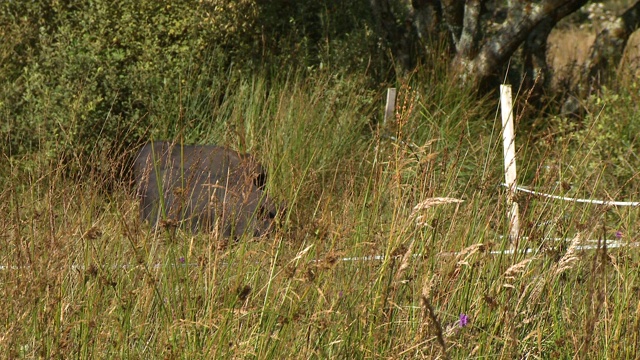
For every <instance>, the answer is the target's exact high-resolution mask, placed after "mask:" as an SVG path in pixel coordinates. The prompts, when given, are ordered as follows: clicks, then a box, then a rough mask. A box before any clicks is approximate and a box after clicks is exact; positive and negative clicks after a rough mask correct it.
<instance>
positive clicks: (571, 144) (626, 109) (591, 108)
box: [555, 83, 640, 196]
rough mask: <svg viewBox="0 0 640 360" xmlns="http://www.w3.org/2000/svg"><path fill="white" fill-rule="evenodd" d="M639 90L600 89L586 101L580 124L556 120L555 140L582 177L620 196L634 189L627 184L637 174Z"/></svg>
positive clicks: (633, 86) (635, 87)
mask: <svg viewBox="0 0 640 360" xmlns="http://www.w3.org/2000/svg"><path fill="white" fill-rule="evenodd" d="M638 90H639V87H638V85H637V84H636V83H631V84H628V85H625V86H621V87H619V89H618V90H617V91H615V92H614V91H612V90H610V89H608V88H606V87H605V88H603V89H602V92H601V94H600V95H598V96H595V95H594V96H592V97H591V98H589V100H588V101H587V102H586V104H585V106H586V108H587V110H588V111H587V113H586V116H585V117H584V119H583V120H581V121H580V122H577V121H576V120H575V119H566V118H556V119H555V124H556V125H555V129H557V131H558V132H559V134H561V135H560V136H557V137H556V141H557V142H558V144H562V146H563V147H565V148H566V149H567V151H568V153H567V155H568V156H569V157H570V158H571V159H574V160H573V161H572V163H573V164H574V165H575V166H577V167H578V168H579V169H580V174H581V175H580V176H582V177H597V176H598V177H599V176H600V175H601V176H602V178H601V179H600V180H599V181H600V182H601V186H602V187H603V188H604V189H617V190H619V191H621V192H622V193H621V194H620V195H626V196H628V195H630V194H633V193H635V191H636V190H637V189H636V188H635V187H634V186H631V185H633V182H631V183H630V181H631V180H632V179H634V178H635V177H636V176H637V175H638V169H640V157H638V156H637V153H638V150H639V149H638V141H639V140H640V139H639V138H638V134H640V116H639V115H638V104H639V102H640V97H639V96H638Z"/></svg>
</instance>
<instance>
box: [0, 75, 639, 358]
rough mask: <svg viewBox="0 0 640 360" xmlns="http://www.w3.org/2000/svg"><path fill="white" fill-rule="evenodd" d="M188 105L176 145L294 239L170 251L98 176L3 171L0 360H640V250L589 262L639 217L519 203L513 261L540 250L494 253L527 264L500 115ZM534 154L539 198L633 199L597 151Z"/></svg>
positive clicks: (323, 91)
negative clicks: (267, 208) (261, 176)
mask: <svg viewBox="0 0 640 360" xmlns="http://www.w3.org/2000/svg"><path fill="white" fill-rule="evenodd" d="M190 85H192V86H184V87H183V89H184V92H183V93H182V97H181V99H184V103H183V105H184V109H193V112H189V111H186V112H183V113H182V114H189V117H190V118H191V120H189V121H187V122H183V123H182V124H187V125H184V126H183V125H180V127H182V126H183V128H180V129H178V130H179V131H177V132H176V133H177V134H178V135H180V134H182V137H183V139H185V140H186V141H188V142H195V141H199V142H218V143H224V144H227V145H229V146H231V147H232V148H236V149H239V150H243V151H249V152H251V153H253V154H255V155H256V156H257V157H258V158H259V159H260V160H261V161H262V162H263V163H264V164H265V166H266V168H267V169H268V171H269V179H268V184H267V187H268V190H269V192H270V193H271V194H272V195H273V196H274V197H275V198H276V199H277V200H278V201H280V202H281V203H282V204H283V205H284V207H285V208H286V212H284V214H282V216H281V217H280V219H279V220H278V221H279V224H278V228H277V230H276V231H275V232H274V233H273V234H272V235H270V236H269V237H268V238H265V239H241V240H240V241H238V242H237V243H231V244H229V243H227V242H225V241H224V240H223V239H219V238H216V236H215V235H214V234H198V235H191V234H190V233H187V232H183V231H182V230H178V231H177V233H176V234H168V233H165V232H162V231H159V232H157V233H154V232H153V231H151V230H150V229H149V226H148V225H147V224H141V223H140V220H139V217H138V212H137V204H136V201H135V199H134V197H133V195H132V194H133V192H132V190H131V189H130V188H128V187H127V186H125V185H122V188H119V189H116V190H115V191H111V192H107V191H105V192H103V191H97V190H98V189H100V187H101V184H102V180H103V179H101V177H100V176H99V175H96V176H92V174H86V175H87V176H85V177H84V178H83V180H80V181H78V180H77V179H75V178H69V177H68V176H67V175H66V174H67V173H66V172H65V169H64V165H61V164H60V163H58V162H56V161H54V160H51V159H49V158H44V159H38V158H35V159H13V160H11V161H8V160H3V161H4V162H5V164H6V167H5V169H6V170H4V171H3V173H2V182H3V187H2V190H1V191H0V234H2V237H1V239H2V240H1V241H0V263H1V264H2V265H4V266H5V267H4V268H3V269H2V270H1V271H0V298H2V299H3V302H4V303H3V306H1V307H0V319H2V320H0V321H1V323H2V326H0V350H1V351H2V354H5V355H6V356H7V357H8V358H56V357H57V358H185V359H191V358H207V359H209V358H260V359H262V358H296V359H297V358H416V357H417V358H485V357H492V358H504V359H513V358H524V357H533V358H568V357H579V358H636V357H638V346H639V343H638V340H639V339H638V336H639V335H638V326H639V324H640V322H639V321H640V320H639V316H640V298H639V297H638V290H637V289H638V285H639V283H640V279H639V278H638V274H637V268H638V265H639V264H638V261H639V256H638V254H637V251H636V249H634V248H621V249H606V248H603V247H600V248H599V249H598V250H595V251H581V250H579V248H578V245H579V244H583V243H585V242H587V241H588V240H590V239H600V240H603V239H605V238H612V237H613V236H615V233H616V232H617V231H620V234H622V241H625V242H632V241H634V239H635V233H636V232H637V225H636V224H637V223H638V221H637V220H638V219H637V210H634V209H628V208H614V207H608V208H601V207H597V206H594V205H577V204H573V203H562V202H557V201H555V200H548V199H544V198H536V197H533V196H525V195H521V196H519V197H518V199H517V200H518V202H519V203H520V205H521V209H522V217H523V227H522V234H521V235H522V238H521V239H520V242H519V243H518V247H519V249H527V248H529V249H533V250H534V251H533V252H532V253H529V254H524V253H517V254H513V255H512V254H492V253H491V251H498V250H502V249H508V248H510V247H511V244H510V243H509V242H508V240H506V238H505V237H503V235H506V234H507V233H508V229H507V224H506V222H505V219H504V218H505V216H504V214H505V204H504V200H503V199H504V189H503V188H502V187H500V186H499V184H500V183H501V182H502V181H503V180H502V178H503V175H502V163H501V161H502V160H501V154H502V152H501V148H500V146H501V139H500V133H499V132H500V129H499V127H498V126H499V122H498V121H497V120H496V119H495V115H494V110H495V108H494V106H495V103H497V101H492V100H485V101H481V102H478V101H477V99H476V98H475V95H474V94H473V93H472V92H470V91H467V90H465V89H464V88H461V87H459V86H457V85H456V84H450V83H446V82H434V83H431V84H426V83H425V82H422V81H418V78H417V77H416V78H411V79H409V80H407V81H406V82H405V83H404V84H399V85H400V86H399V89H400V96H399V102H398V104H399V106H398V111H397V116H396V118H395V119H393V120H392V121H391V122H389V123H387V124H381V122H380V121H379V120H378V119H379V118H380V115H381V113H382V105H383V104H382V99H383V94H382V92H379V93H377V92H371V91H369V90H366V88H365V87H364V86H362V83H361V80H360V79H358V78H357V77H352V78H348V77H345V78H340V77H332V76H328V75H325V74H322V73H317V74H311V75H309V74H307V75H305V76H302V75H297V74H288V75H287V74H285V75H282V76H280V77H278V78H263V77H260V76H253V77H246V78H242V79H239V80H237V81H230V82H228V87H227V88H225V89H218V90H216V92H214V93H213V94H210V95H209V96H210V99H211V101H208V100H206V99H207V97H206V96H205V95H204V94H203V93H202V91H204V90H205V87H204V86H198V85H197V84H193V83H192V84H190ZM218 91H219V92H224V94H221V93H219V92H218ZM187 99H195V100H197V99H199V100H197V101H195V100H194V101H193V102H188V101H187ZM213 99H218V100H220V99H221V100H220V101H214V100H213ZM162 114H163V112H156V116H159V117H160V120H167V121H168V119H162V116H163V115H162ZM178 115H180V114H178ZM166 116H167V117H170V116H171V117H173V116H176V114H175V113H173V112H167V115H166ZM199 116H201V117H202V119H199V120H202V121H195V119H196V118H197V117H199ZM208 120H211V121H208ZM214 120H215V121H214ZM190 121H191V122H192V123H193V124H198V125H194V126H188V124H189V122H190ZM165 123H168V122H165ZM180 131H182V133H181V132H180ZM178 137H179V136H178ZM391 137H393V138H396V139H397V140H391ZM520 139H521V138H519V140H520ZM522 139H523V141H522V143H523V145H521V146H520V147H519V152H518V161H519V164H518V165H519V169H520V173H521V174H522V179H524V181H526V183H525V185H529V186H532V187H535V188H538V189H542V190H544V191H546V192H554V193H563V194H565V193H566V194H570V195H574V194H575V195H580V196H599V195H606V194H608V193H612V194H613V193H615V192H617V191H618V190H620V189H609V188H606V186H605V184H606V183H608V182H609V181H608V180H606V179H607V173H606V171H594V167H592V166H585V163H589V162H594V161H596V158H595V157H593V153H592V152H590V151H589V144H588V143H584V144H583V147H582V149H583V150H580V148H578V147H572V146H571V141H572V140H570V139H568V140H566V142H563V141H565V140H562V139H560V140H557V141H558V142H557V143H556V144H555V145H552V146H551V145H548V146H543V144H539V143H533V142H525V141H524V137H523V138H522ZM21 160H22V161H27V160H29V162H28V163H23V162H21ZM24 164H33V166H26V165H24ZM596 170H597V169H596ZM626 186H627V188H625V189H624V190H625V191H624V192H625V193H626V194H629V196H633V195H637V194H638V192H637V190H636V189H637V187H636V185H635V182H634V181H631V182H629V183H628V184H627V185H626ZM442 197H447V198H451V199H459V200H464V202H448V201H446V200H442V201H441V202H443V203H441V204H438V200H434V198H442ZM447 202H448V203H447ZM419 204H421V205H422V206H421V207H419V208H418V209H416V206H417V205H419ZM620 234H618V235H620ZM551 238H567V239H568V240H566V241H553V240H550V239H551ZM377 255H381V256H382V259H380V260H374V259H372V258H371V257H372V256H377ZM344 258H349V259H348V260H344ZM463 317H465V318H466V319H468V323H467V324H466V325H465V326H463V323H461V318H463Z"/></svg>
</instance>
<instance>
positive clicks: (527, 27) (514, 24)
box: [453, 0, 587, 86]
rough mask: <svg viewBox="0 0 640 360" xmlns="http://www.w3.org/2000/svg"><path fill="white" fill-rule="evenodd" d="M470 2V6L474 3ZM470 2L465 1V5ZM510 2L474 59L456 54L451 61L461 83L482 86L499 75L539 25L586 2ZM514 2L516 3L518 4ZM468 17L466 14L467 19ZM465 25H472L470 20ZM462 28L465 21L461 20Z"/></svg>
mask: <svg viewBox="0 0 640 360" xmlns="http://www.w3.org/2000/svg"><path fill="white" fill-rule="evenodd" d="M470 2H471V3H474V2H475V1H470ZM470 2H469V1H468V2H467V4H469V3H470ZM513 2H514V3H512V4H511V5H510V7H509V8H508V15H507V20H506V21H505V22H504V23H503V24H502V25H501V26H500V28H499V30H498V31H497V32H496V33H495V35H493V36H492V37H491V38H488V39H487V40H486V41H485V42H484V44H483V45H482V47H481V48H480V49H479V51H478V53H477V55H475V56H474V54H473V52H470V53H462V52H458V53H457V54H456V61H454V62H453V66H454V70H455V71H456V72H457V73H458V74H461V75H462V79H463V80H465V81H472V82H473V83H475V84H477V85H479V86H483V85H484V84H486V82H487V81H488V80H489V79H491V77H493V76H496V75H499V74H496V69H501V68H502V65H504V64H505V63H506V62H507V61H508V60H509V58H510V57H511V56H512V55H513V53H514V52H515V51H516V50H517V49H518V47H519V46H520V45H521V44H522V43H523V42H525V40H527V38H528V37H529V36H530V34H531V33H532V32H534V29H536V27H538V26H539V25H540V23H541V22H543V21H551V24H553V25H555V24H556V23H557V22H558V21H559V20H560V19H562V18H564V17H565V16H567V15H569V14H571V13H572V12H574V11H576V10H577V9H579V8H580V7H581V6H582V5H584V4H585V3H586V2H587V0H564V1H561V0H546V1H540V2H537V3H531V2H529V1H513ZM515 3H520V5H517V4H515ZM467 13H468V12H467V11H465V17H467ZM472 15H473V14H471V12H469V16H472ZM549 19H550V20H549ZM468 23H469V24H472V25H473V21H469V22H468ZM466 26H467V21H466V20H465V27H466ZM465 30H466V29H465ZM465 30H463V31H465ZM542 35H544V31H542V30H541V33H540V36H542ZM547 35H548V33H547ZM545 39H546V37H545ZM545 61H546V59H545Z"/></svg>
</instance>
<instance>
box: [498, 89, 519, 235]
mask: <svg viewBox="0 0 640 360" xmlns="http://www.w3.org/2000/svg"><path fill="white" fill-rule="evenodd" d="M500 106H501V108H502V145H503V155H504V179H505V182H506V184H507V189H508V190H507V209H508V212H509V214H508V216H509V236H510V238H511V241H514V242H516V241H517V239H518V234H519V232H520V215H519V211H518V203H517V202H515V201H514V198H515V195H516V185H517V183H516V141H515V131H514V128H513V105H512V97H511V85H500Z"/></svg>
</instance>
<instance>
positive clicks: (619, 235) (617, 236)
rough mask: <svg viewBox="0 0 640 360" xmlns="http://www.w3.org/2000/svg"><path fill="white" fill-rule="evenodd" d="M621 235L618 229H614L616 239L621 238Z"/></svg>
mask: <svg viewBox="0 0 640 360" xmlns="http://www.w3.org/2000/svg"><path fill="white" fill-rule="evenodd" d="M622 235H623V234H622V231H620V230H618V231H616V235H615V236H616V239H622Z"/></svg>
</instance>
